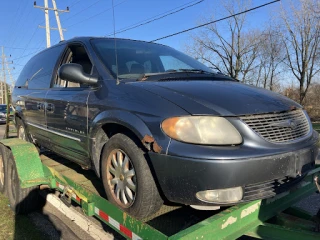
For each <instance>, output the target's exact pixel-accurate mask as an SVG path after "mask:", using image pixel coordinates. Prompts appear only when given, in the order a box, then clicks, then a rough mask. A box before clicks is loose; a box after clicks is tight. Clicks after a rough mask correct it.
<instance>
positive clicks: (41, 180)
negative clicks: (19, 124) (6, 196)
mask: <svg viewBox="0 0 320 240" xmlns="http://www.w3.org/2000/svg"><path fill="white" fill-rule="evenodd" d="M0 143H1V144H3V145H4V146H5V147H6V148H8V150H9V151H10V152H8V154H4V156H3V157H5V158H6V161H8V160H9V159H13V161H15V164H16V168H17V172H18V177H19V180H20V186H21V188H28V187H33V186H37V185H42V184H49V181H48V178H47V177H46V176H45V173H44V170H43V165H42V163H41V160H40V156H39V153H38V150H37V149H36V147H35V146H34V145H33V144H32V143H29V142H26V141H24V140H21V139H18V138H12V139H2V140H0ZM10 153H11V154H12V158H10Z"/></svg>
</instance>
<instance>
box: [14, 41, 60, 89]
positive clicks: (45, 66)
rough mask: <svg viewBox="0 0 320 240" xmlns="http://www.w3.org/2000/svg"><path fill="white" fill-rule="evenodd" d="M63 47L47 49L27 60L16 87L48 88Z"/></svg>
mask: <svg viewBox="0 0 320 240" xmlns="http://www.w3.org/2000/svg"><path fill="white" fill-rule="evenodd" d="M64 47H65V46H64V45H59V46H56V47H53V48H49V49H47V50H45V51H43V52H41V53H39V54H37V55H36V56H34V57H33V58H31V59H30V60H29V62H28V63H27V64H26V66H25V67H24V68H23V70H22V72H21V73H20V76H19V78H18V80H17V82H16V87H28V88H29V89H46V88H50V83H51V78H52V73H53V71H54V67H55V66H56V63H57V60H58V59H59V57H60V55H61V53H62V51H63V49H64Z"/></svg>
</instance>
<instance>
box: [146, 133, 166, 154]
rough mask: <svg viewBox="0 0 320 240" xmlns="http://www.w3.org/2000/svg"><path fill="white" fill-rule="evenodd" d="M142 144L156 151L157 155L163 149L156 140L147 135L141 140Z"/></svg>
mask: <svg viewBox="0 0 320 240" xmlns="http://www.w3.org/2000/svg"><path fill="white" fill-rule="evenodd" d="M141 142H142V144H143V145H144V146H145V147H146V148H147V149H148V150H149V151H154V152H156V153H160V152H161V150H162V148H161V147H160V146H159V144H158V143H157V142H156V141H155V140H154V138H153V137H152V136H150V135H145V136H144V137H143V139H142V140H141Z"/></svg>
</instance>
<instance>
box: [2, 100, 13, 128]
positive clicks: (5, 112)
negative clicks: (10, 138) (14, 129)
mask: <svg viewBox="0 0 320 240" xmlns="http://www.w3.org/2000/svg"><path fill="white" fill-rule="evenodd" d="M9 114H10V115H9V117H10V119H13V111H12V108H11V107H10V113H9ZM6 122H7V104H0V123H6Z"/></svg>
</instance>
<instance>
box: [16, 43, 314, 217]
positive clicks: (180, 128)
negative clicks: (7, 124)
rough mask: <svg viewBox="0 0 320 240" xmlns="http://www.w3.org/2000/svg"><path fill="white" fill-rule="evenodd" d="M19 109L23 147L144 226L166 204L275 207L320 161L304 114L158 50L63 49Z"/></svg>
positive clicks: (36, 74)
mask: <svg viewBox="0 0 320 240" xmlns="http://www.w3.org/2000/svg"><path fill="white" fill-rule="evenodd" d="M115 42H116V44H115ZM115 46H116V49H115ZM12 99H13V105H14V107H15V109H16V115H15V118H16V123H17V128H18V135H19V137H20V138H22V139H26V140H27V141H30V142H33V143H34V144H35V145H37V146H41V147H44V148H46V149H49V150H51V151H53V152H55V153H56V154H59V155H61V156H63V157H65V158H67V159H70V160H71V161H74V162H76V163H78V164H80V165H81V166H82V167H83V168H86V169H93V170H94V171H95V172H96V174H97V175H98V176H99V177H100V178H101V179H102V181H103V184H104V188H105V192H106V195H107V198H108V200H109V201H110V202H112V203H114V204H116V205H117V206H119V207H120V208H122V209H124V210H125V211H127V212H128V213H129V214H131V215H133V216H135V217H137V218H143V217H146V216H149V215H150V214H152V213H154V212H155V211H157V210H158V209H159V208H160V207H161V205H162V203H163V201H170V202H174V203H178V204H185V205H190V206H192V207H194V208H196V209H217V208H219V207H220V206H228V205H234V204H237V203H242V202H246V201H251V200H255V199H264V198H269V197H272V196H274V195H276V194H277V193H279V192H282V191H284V190H288V189H289V188H291V187H292V186H294V185H295V184H297V183H298V182H299V181H301V179H302V178H303V177H304V176H305V174H306V173H307V172H308V171H309V170H310V169H312V168H313V167H314V162H315V158H316V156H317V151H318V148H317V145H316V144H317V142H318V134H317V133H316V132H315V131H313V129H312V125H311V123H310V119H309V117H308V115H307V113H306V112H305V111H304V110H303V108H302V107H301V106H300V105H299V104H297V103H295V102H294V101H292V100H290V99H288V98H286V97H284V96H282V95H279V94H276V93H274V92H270V91H267V90H264V89H260V88H256V87H252V86H248V85H245V84H242V83H239V82H238V81H236V80H235V79H232V78H229V77H227V76H225V75H222V74H219V73H215V72H213V71H212V70H211V69H209V68H208V67H206V66H205V65H203V64H201V63H199V62H197V61H196V60H194V59H193V58H191V57H189V56H187V55H185V54H183V53H180V52H178V51H176V50H174V49H172V48H170V47H167V46H163V45H160V44H154V43H147V42H142V41H134V40H126V39H108V38H91V37H81V38H74V39H72V40H68V41H64V42H61V43H59V44H57V45H55V46H53V47H51V48H48V49H46V50H44V51H42V52H40V53H39V54H37V55H36V56H34V57H33V58H31V59H30V61H29V62H28V63H27V64H26V66H25V67H24V69H23V71H22V72H21V74H20V76H19V78H18V80H17V83H16V85H15V88H14V91H13V94H12Z"/></svg>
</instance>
